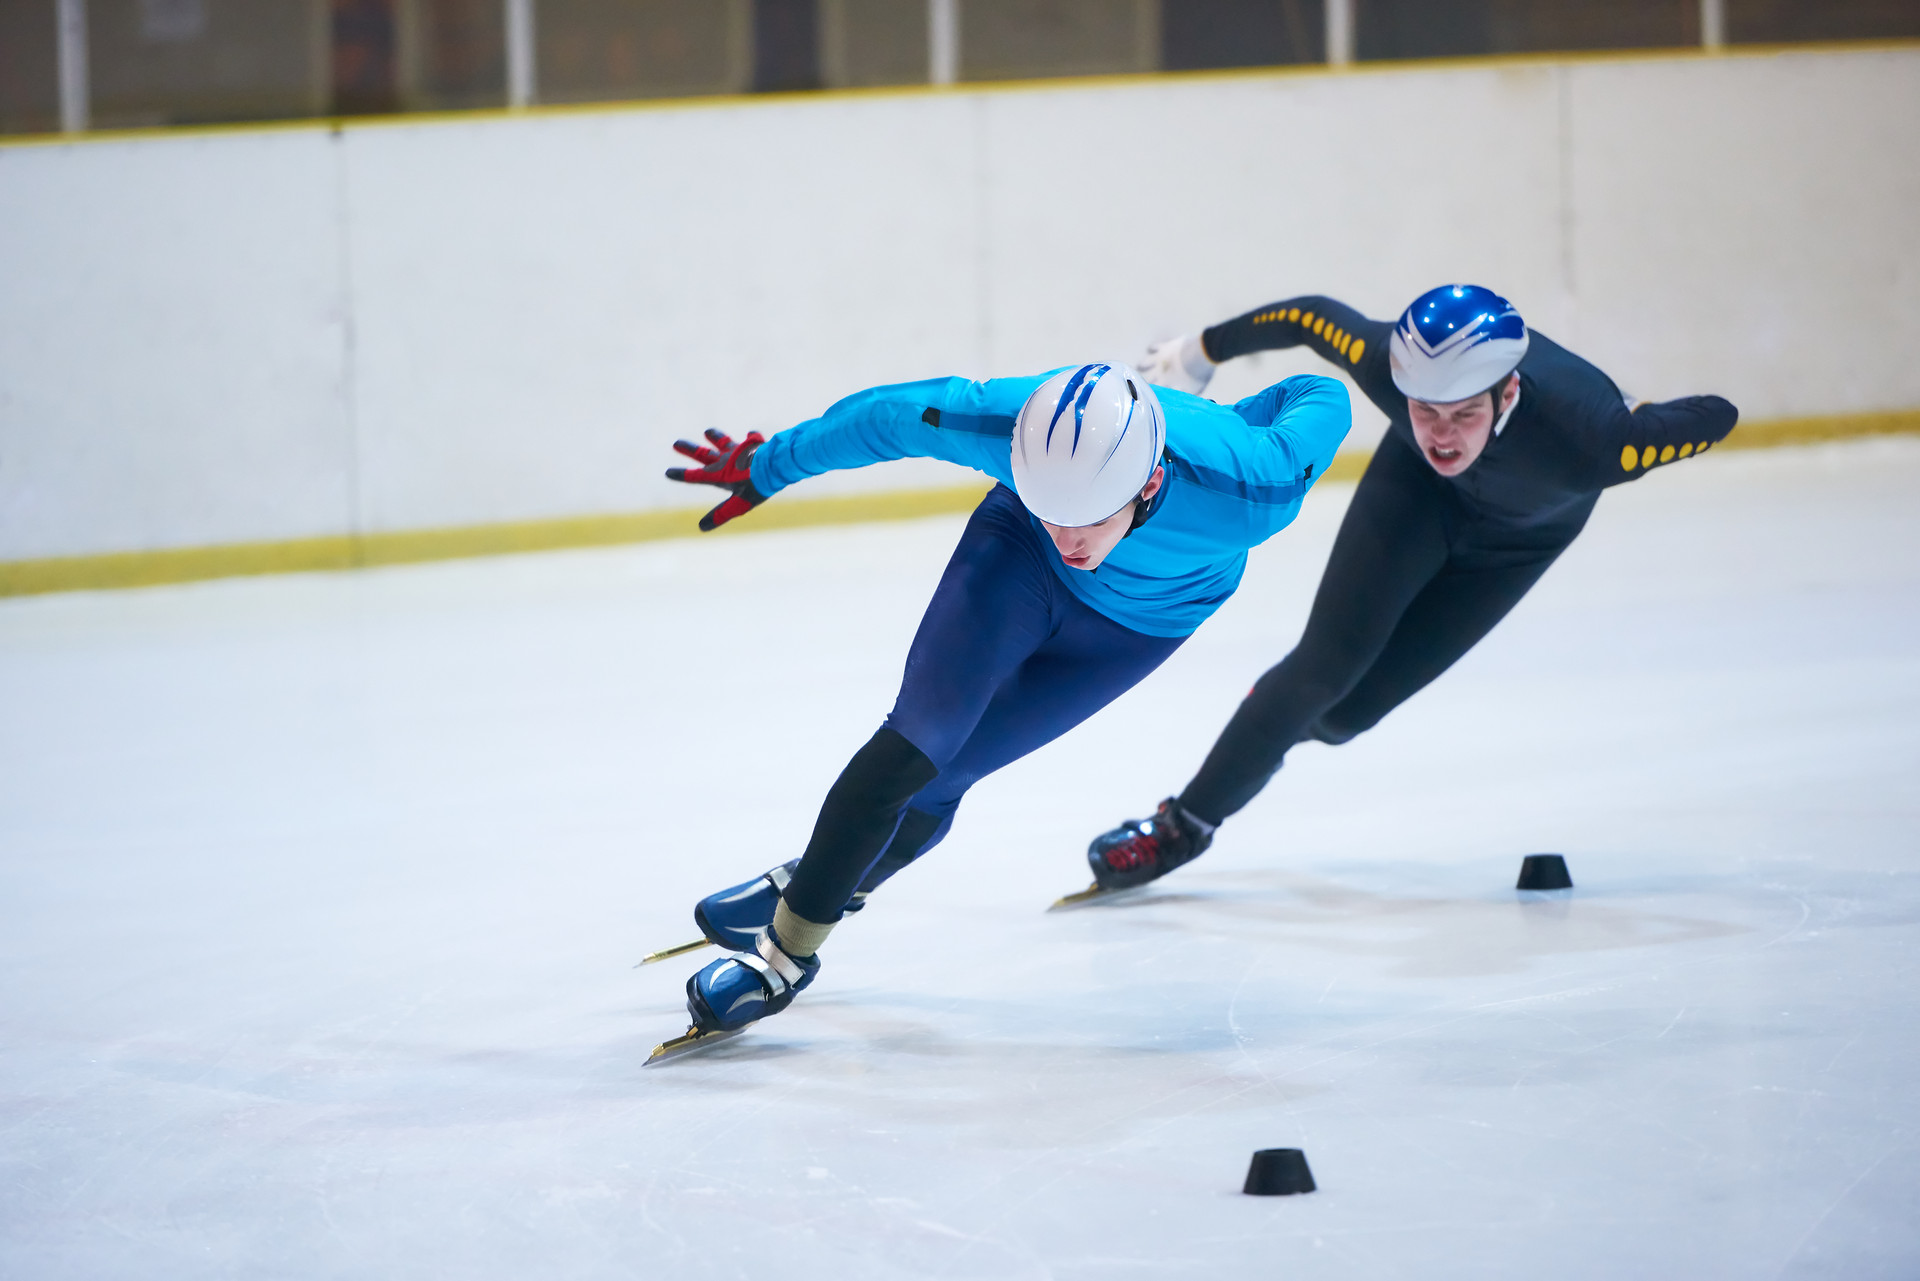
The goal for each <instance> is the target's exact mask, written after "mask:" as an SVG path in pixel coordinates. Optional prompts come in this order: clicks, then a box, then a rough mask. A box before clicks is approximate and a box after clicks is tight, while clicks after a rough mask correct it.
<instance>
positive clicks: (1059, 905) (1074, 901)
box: [1047, 881, 1146, 912]
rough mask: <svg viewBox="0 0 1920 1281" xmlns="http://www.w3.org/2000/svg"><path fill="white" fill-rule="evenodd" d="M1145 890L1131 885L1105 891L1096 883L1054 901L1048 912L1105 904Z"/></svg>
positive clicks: (1142, 887)
mask: <svg viewBox="0 0 1920 1281" xmlns="http://www.w3.org/2000/svg"><path fill="white" fill-rule="evenodd" d="M1145 888H1146V886H1144V885H1129V886H1127V887H1125V888H1124V889H1118V890H1103V889H1101V888H1100V883H1099V882H1098V881H1095V882H1094V883H1093V884H1092V885H1089V886H1087V888H1086V889H1084V890H1081V891H1079V892H1078V893H1075V894H1063V895H1061V896H1060V897H1059V898H1057V899H1055V900H1053V903H1052V905H1051V906H1049V907H1048V908H1047V910H1048V911H1049V912H1064V911H1068V910H1069V909H1072V908H1076V907H1085V906H1087V905H1088V904H1089V903H1104V902H1106V901H1107V900H1108V899H1110V898H1119V897H1120V896H1121V895H1122V894H1131V893H1133V892H1134V891H1135V890H1141V889H1145Z"/></svg>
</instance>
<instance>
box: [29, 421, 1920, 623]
mask: <svg viewBox="0 0 1920 1281" xmlns="http://www.w3.org/2000/svg"><path fill="white" fill-rule="evenodd" d="M1888 435H1920V409H1916V410H1908V411H1904V412H1899V413H1881V414H1850V415H1844V416H1836V417H1824V418H1784V419H1775V420H1772V421H1766V422H1757V423H1742V424H1741V425H1740V426H1739V427H1738V428H1736V429H1735V431H1734V433H1733V434H1732V435H1731V436H1729V437H1727V439H1726V440H1724V441H1722V442H1721V444H1720V448H1722V449H1767V448H1775V447H1780V446H1790V445H1810V444H1821V443H1825V442H1829V441H1840V440H1854V439H1860V438H1863V437H1869V436H1888ZM1372 457H1373V455H1372V454H1371V453H1370V452H1362V451H1349V452H1345V453H1341V454H1338V455H1336V456H1335V458H1334V461H1333V465H1332V466H1331V467H1329V468H1328V469H1327V471H1326V473H1325V474H1324V475H1323V476H1322V477H1321V481H1322V483H1324V484H1352V483H1353V482H1355V481H1357V480H1359V478H1360V474H1361V473H1362V472H1364V471H1365V470H1366V469H1367V463H1368V462H1369V461H1370V460H1371V459H1372ZM989 488H990V486H989V485H988V484H986V483H984V482H978V483H974V484H967V485H952V486H948V487H946V488H941V489H906V490H892V491H886V492H881V493H870V494H853V495H843V496H836V497H828V498H793V499H785V498H782V499H781V500H780V501H770V502H768V503H767V504H766V505H764V506H762V507H760V508H758V509H756V510H754V511H753V512H750V513H748V514H747V515H746V516H744V517H742V518H740V519H739V520H738V522H737V523H734V524H729V525H723V526H721V527H720V528H719V529H717V530H714V531H713V532H712V534H711V535H702V534H700V531H699V525H698V522H699V519H700V516H701V514H702V513H703V512H704V511H705V510H706V508H704V507H686V508H673V509H670V510H661V511H644V512H628V513H624V514H616V515H605V516H584V517H572V518H567V519H563V520H544V521H519V522H511V523H503V524H493V525H471V526H466V527H461V528H451V529H421V530H409V531H404V532H396V533H379V534H363V535H355V536H342V537H333V538H297V539H285V540H281V541H278V542H260V543H231V544H225V545H221V546H213V547H183V548H171V549H167V550H163V551H150V552H117V553H112V554H108V555H104V556H61V557H51V558H47V559H43V560H22V561H0V598H4V597H8V596H36V595H45V594H49V593H54V592H74V591H103V590H117V589H122V588H130V587H160V586H166V585H170V584H177V583H191V582H202V581H206V580H210V579H218V578H241V577H247V576H250V575H259V574H292V573H310V572H315V571H330V570H343V569H369V568H375V567H378V566H382V565H410V564H420V563H424V562H427V561H438V560H462V559H467V558H470V557H479V556H502V555H514V554H519V553H525V552H542V551H562V550H566V549H569V548H587V547H612V546H620V545H624V544H629V543H646V542H656V541H660V540H662V539H668V538H692V537H730V536H737V535H741V534H754V533H772V532H774V531H775V530H782V529H801V528H805V527H808V526H817V525H852V524H867V523H872V522H878V521H891V520H916V519H919V518H922V517H926V516H940V515H950V514H955V513H959V512H966V511H971V510H972V509H973V508H974V506H975V505H976V504H978V503H979V501H980V499H981V497H982V496H983V495H984V494H985V493H986V492H987V490H988V489H989Z"/></svg>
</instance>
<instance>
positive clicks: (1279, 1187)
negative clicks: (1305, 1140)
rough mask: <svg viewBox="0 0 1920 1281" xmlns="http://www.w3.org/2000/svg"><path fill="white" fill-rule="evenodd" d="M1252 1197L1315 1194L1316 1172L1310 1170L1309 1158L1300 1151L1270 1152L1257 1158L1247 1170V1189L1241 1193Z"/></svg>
mask: <svg viewBox="0 0 1920 1281" xmlns="http://www.w3.org/2000/svg"><path fill="white" fill-rule="evenodd" d="M1240 1190H1241V1191H1242V1192H1245V1193H1246V1194H1247V1195H1248V1196H1292V1195H1293V1194H1294V1193H1296V1192H1311V1191H1313V1171H1312V1170H1309V1169H1308V1168H1307V1154H1306V1153H1305V1152H1302V1151H1301V1150H1300V1149H1299V1148H1266V1149H1263V1150H1262V1151H1259V1152H1255V1153H1254V1154H1253V1164H1252V1165H1250V1166H1248V1167H1247V1186H1246V1187H1244V1188H1241V1189H1240Z"/></svg>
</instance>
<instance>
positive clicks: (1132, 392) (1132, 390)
mask: <svg viewBox="0 0 1920 1281" xmlns="http://www.w3.org/2000/svg"><path fill="white" fill-rule="evenodd" d="M1127 395H1129V396H1131V397H1133V398H1134V399H1135V400H1138V399H1140V389H1139V388H1137V387H1135V386H1134V385H1133V379H1131V378H1129V379H1127Z"/></svg>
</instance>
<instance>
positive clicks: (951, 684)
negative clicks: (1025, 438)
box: [786, 485, 1186, 921]
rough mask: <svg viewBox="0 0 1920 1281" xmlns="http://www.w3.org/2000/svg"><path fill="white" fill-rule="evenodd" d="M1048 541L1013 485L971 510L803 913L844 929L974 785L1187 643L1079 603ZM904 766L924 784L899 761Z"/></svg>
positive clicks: (820, 855) (811, 856)
mask: <svg viewBox="0 0 1920 1281" xmlns="http://www.w3.org/2000/svg"><path fill="white" fill-rule="evenodd" d="M1044 537H1045V535H1044V534H1043V533H1041V532H1040V531H1038V530H1036V529H1035V528H1034V527H1033V522H1032V521H1031V519H1029V517H1028V515H1027V510H1026V508H1025V507H1024V506H1022V505H1021V503H1020V500H1019V498H1018V497H1016V496H1015V495H1014V493H1013V491H1012V490H1010V489H1008V488H1007V487H1006V486H1004V485H997V486H995V487H994V489H993V492H991V493H989V494H988V495H987V496H986V498H985V499H984V500H983V501H982V502H981V504H980V506H979V507H977V508H975V509H974V513H973V516H972V518H971V519H970V520H968V522H967V528H966V532H965V533H963V534H961V536H960V545H959V546H958V547H956V548H954V552H953V559H952V560H950V561H948V562H947V569H946V573H945V574H943V575H941V578H940V586H939V587H938V588H937V589H935V591H934V593H933V600H932V602H931V603H930V604H929V605H928V606H927V612H926V615H925V617H923V618H922V619H921V620H920V630H919V632H918V633H916V634H915V636H914V638H913V647H912V648H911V649H909V650H908V651H907V666H906V673H905V675H904V677H903V678H902V680H901V682H900V695H899V697H898V698H897V699H896V700H895V701H894V705H893V711H892V712H891V713H889V714H888V716H887V719H886V723H885V725H884V726H883V727H882V728H881V730H880V732H879V733H878V734H876V735H875V736H874V739H873V741H872V742H870V743H869V744H868V746H867V747H865V748H862V749H861V752H860V753H859V754H857V755H856V756H855V757H854V760H853V761H852V762H851V763H849V764H848V766H847V769H846V772H844V773H843V774H842V775H841V777H840V781H839V782H837V783H835V784H834V791H833V792H832V793H830V794H829V798H828V803H827V805H825V806H823V807H822V810H821V816H820V821H819V823H818V824H817V825H816V826H815V828H814V834H813V840H812V841H811V842H810V843H809V844H808V846H807V852H806V854H805V856H803V857H802V859H801V861H800V866H799V867H798V868H797V869H795V871H794V875H793V880H792V882H791V883H790V884H789V885H788V887H787V890H786V899H787V905H788V906H789V907H791V908H792V909H793V910H794V911H795V912H796V913H798V914H799V915H800V916H801V917H803V918H805V919H807V920H811V921H834V920H838V919H839V917H840V912H841V909H842V907H843V906H844V905H845V904H846V902H847V900H848V899H849V898H850V897H851V896H852V894H853V892H854V890H855V889H872V888H873V887H874V886H876V885H878V884H879V883H880V882H881V881H883V880H885V879H886V878H887V877H888V876H890V875H892V874H893V873H894V872H896V871H898V870H899V869H900V868H902V867H905V866H906V865H907V864H908V863H910V862H912V861H913V860H914V859H915V858H916V857H918V856H919V855H920V854H922V853H924V852H926V851H927V850H929V849H931V848H933V846H935V845H937V844H939V842H940V841H941V839H942V838H944V837H945V836H946V834H947V830H948V829H949V828H950V827H951V826H952V824H953V815H954V811H955V810H957V809H958V808H959V806H960V798H961V797H963V796H965V795H966V793H967V789H968V788H970V787H972V786H973V785H974V784H975V783H976V782H978V781H979V780H980V779H982V778H985V777H986V776H987V775H988V774H991V773H993V772H994V771H995V770H997V769H999V768H1000V767H1001V766H1002V765H1006V764H1008V763H1009V762H1011V761H1016V760H1019V759H1020V758H1021V757H1022V756H1025V755H1026V754H1027V753H1029V752H1031V751H1033V750H1035V749H1036V748H1039V747H1043V746H1045V745H1046V744H1048V743H1050V742H1052V741H1053V740H1054V739H1056V738H1058V737H1060V736H1061V735H1062V734H1064V733H1066V732H1067V731H1068V730H1070V729H1072V728H1073V727H1074V726H1076V725H1078V724H1079V723H1080V722H1081V721H1084V720H1086V719H1087V717H1089V716H1091V715H1093V714H1094V713H1095V712H1097V711H1099V710H1100V709H1101V708H1103V707H1105V706H1106V705H1107V704H1108V703H1111V702H1112V701H1113V700H1114V699H1116V698H1118V697H1119V696H1120V695H1121V694H1124V693H1125V692H1126V691H1127V690H1129V689H1132V688H1133V687H1134V686H1135V685H1137V684H1139V683H1140V681H1141V680H1142V679H1144V678H1145V677H1146V676H1147V674H1148V673H1149V672H1151V671H1153V669H1154V668H1156V667H1158V666H1160V664H1161V663H1163V662H1165V661H1166V660H1167V657H1168V655H1170V654H1172V653H1173V651H1174V650H1176V649H1178V648H1180V645H1181V643H1182V641H1184V640H1185V639H1186V638H1185V637H1178V636H1176V637H1163V636H1148V635H1145V634H1143V633H1141V632H1136V631H1134V630H1132V629H1131V628H1127V627H1123V626H1121V625H1120V624H1119V623H1116V622H1114V621H1113V620H1112V619H1110V618H1108V617H1107V616H1106V615H1104V614H1101V613H1099V612H1097V611H1096V610H1094V609H1093V608H1092V607H1091V606H1088V605H1086V604H1085V603H1083V602H1082V601H1081V600H1080V598H1079V597H1077V596H1075V595H1074V594H1073V593H1072V592H1070V591H1068V590H1067V588H1066V585H1065V584H1064V583H1062V582H1061V581H1060V578H1059V576H1058V574H1056V573H1055V571H1054V569H1053V567H1052V566H1051V565H1050V564H1048V562H1047V557H1046V554H1045V551H1044V549H1043V548H1042V546H1041V539H1043V538H1044ZM863 758H867V759H866V760H865V762H864V763H863ZM908 758H911V761H912V765H913V766H914V767H917V768H918V770H919V772H918V773H917V774H916V773H913V772H911V770H910V769H908V768H906V767H904V766H902V765H900V764H899V762H901V761H903V760H906V759H908ZM929 772H931V780H932V781H930V782H928V781H925V780H926V778H927V777H928V774H929ZM902 778H905V779H907V780H909V783H908V784H907V786H905V787H903V786H902V785H901V784H900V782H899V780H900V779H902ZM889 784H891V785H892V786H891V790H890V788H889ZM908 788H913V789H914V790H911V791H910V794H909V793H908ZM902 795H908V799H906V801H905V804H904V805H902V803H901V799H900V798H901V796H902ZM872 833H877V834H878V837H877V839H876V838H875V837H874V836H873V835H870V834H872Z"/></svg>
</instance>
